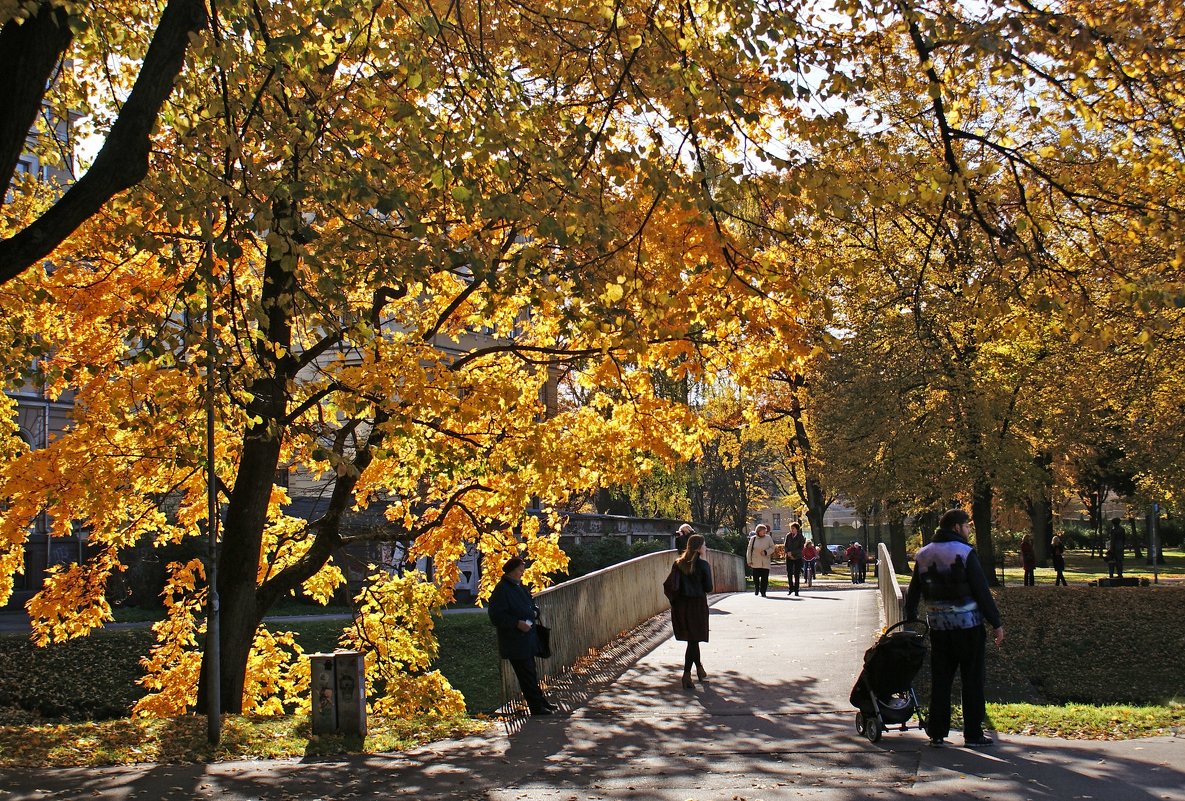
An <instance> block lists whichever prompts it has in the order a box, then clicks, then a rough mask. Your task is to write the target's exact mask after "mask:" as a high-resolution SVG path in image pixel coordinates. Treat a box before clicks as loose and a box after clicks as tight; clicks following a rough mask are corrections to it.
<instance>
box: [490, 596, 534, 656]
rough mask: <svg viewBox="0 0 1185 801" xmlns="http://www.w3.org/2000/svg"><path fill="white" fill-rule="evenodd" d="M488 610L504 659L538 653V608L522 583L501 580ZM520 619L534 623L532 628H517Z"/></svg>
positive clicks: (499, 652) (499, 651)
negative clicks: (522, 629)
mask: <svg viewBox="0 0 1185 801" xmlns="http://www.w3.org/2000/svg"><path fill="white" fill-rule="evenodd" d="M486 611H487V612H488V613H489V616H490V622H491V623H493V624H494V628H495V629H497V631H498V654H499V655H500V656H501V657H502V658H503V659H529V658H531V657H533V656H536V655H537V654H538V653H539V641H538V640H537V639H536V637H535V625H534V624H535V621H536V620H537V619H538V618H539V607H538V606H536V605H535V601H534V599H533V598H531V593H530V592H529V591H528V590H527V588H526V587H524V586H523V585H522V583H521V582H517V581H511V580H510V579H508V578H505V577H504V578H503V579H502V580H501V581H499V582H498V586H496V587H494V591H493V592H492V593H490V601H489V604H488V606H487V608H486ZM520 620H526V621H529V622H530V623H531V628H530V630H529V631H519V630H518V622H519V621H520Z"/></svg>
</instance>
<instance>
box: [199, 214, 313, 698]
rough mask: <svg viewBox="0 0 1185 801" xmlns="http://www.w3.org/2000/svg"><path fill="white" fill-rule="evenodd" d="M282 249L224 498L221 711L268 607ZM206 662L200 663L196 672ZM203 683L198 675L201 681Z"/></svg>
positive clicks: (274, 255) (236, 691)
mask: <svg viewBox="0 0 1185 801" xmlns="http://www.w3.org/2000/svg"><path fill="white" fill-rule="evenodd" d="M273 219H274V220H276V221H277V229H278V230H285V229H287V230H294V226H293V225H292V223H293V221H294V220H295V219H296V208H295V207H294V206H293V205H292V204H291V203H288V202H277V203H276V204H275V209H274V212H273ZM286 223H287V225H286ZM287 250H288V248H287V246H286V244H284V243H281V244H278V245H275V246H271V247H269V249H268V258H267V263H266V265H265V267H264V276H263V288H262V291H261V293H260V306H261V308H262V309H263V310H264V313H265V314H266V315H267V320H266V323H265V324H264V334H265V335H264V337H263V338H262V341H261V343H260V346H259V347H257V348H256V351H255V357H256V358H257V359H258V361H259V363H260V364H261V365H263V366H265V368H266V369H265V370H264V373H263V375H262V376H261V377H259V378H257V379H256V380H255V381H253V382H252V384H251V387H250V395H251V398H252V400H251V401H250V402H249V403H248V404H247V419H248V420H252V421H255V422H252V423H250V424H248V426H247V430H246V431H245V433H244V435H243V446H242V455H241V457H240V459H239V469H238V473H237V475H236V476H235V482H234V487H233V488H232V489H231V493H230V500H229V502H228V504H227V509H226V520H225V522H224V525H223V533H222V542H221V547H220V549H219V554H218V596H219V604H220V610H221V612H220V616H219V624H220V629H221V631H220V635H221V636H220V637H219V650H220V659H219V660H218V661H219V687H220V689H221V695H222V699H221V700H222V711H223V712H229V713H236V714H237V713H241V712H242V711H243V688H244V683H245V677H246V673H247V660H248V657H249V656H250V654H251V645H252V643H253V642H254V640H255V631H256V629H257V628H258V627H259V623H260V621H261V620H262V619H263V616H264V614H265V613H266V612H267V609H266V608H265V607H264V606H263V605H261V604H260V603H259V602H258V597H257V590H258V584H257V582H258V571H259V561H260V558H261V556H262V548H263V530H264V527H265V526H266V525H267V509H268V502H269V500H270V498H271V494H272V487H273V485H274V484H275V480H276V468H277V467H278V466H279V461H280V448H281V443H282V440H283V437H284V431H285V427H286V426H287V423H288V420H287V418H288V401H289V397H288V386H289V382H290V381H292V380H294V379H295V374H296V370H297V367H296V363H295V362H294V360H293V358H292V356H291V355H290V354H291V352H292V315H293V306H292V303H291V298H293V297H294V296H295V294H296V278H295V275H294V274H293V272H292V269H291V268H290V267H288V266H286V265H287V264H288V263H289V261H288V258H287V256H288V253H287ZM274 345H280V346H282V347H281V349H280V351H279V352H281V353H283V354H285V355H283V356H279V357H277V356H276V355H275V353H276V351H275V349H274V348H273V346H274ZM205 669H206V663H203V673H204V671H205ZM205 686H206V681H205V675H203V676H202V680H201V684H200V687H202V688H204V687H205ZM203 701H204V689H203V690H200V691H199V704H201V703H202V702H203Z"/></svg>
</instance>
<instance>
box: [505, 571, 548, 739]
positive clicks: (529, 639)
mask: <svg viewBox="0 0 1185 801" xmlns="http://www.w3.org/2000/svg"><path fill="white" fill-rule="evenodd" d="M526 570H527V563H526V562H524V561H523V560H522V559H521V558H520V557H517V556H512V557H510V558H509V559H507V560H506V564H505V565H503V566H502V580H501V581H499V582H498V586H496V587H494V591H493V592H492V593H490V600H489V604H488V612H489V616H490V622H491V623H493V624H494V628H495V629H497V631H498V654H499V655H500V656H501V657H502V658H503V659H505V660H507V661H508V662H510V666H511V667H512V668H514V675H515V676H516V677H517V678H518V686H519V687H521V688H522V691H523V697H524V698H525V699H526V700H527V707H528V708H529V709H530V710H531V714H532V715H550V714H551V713H552V712H554V711H555V710H556V709H557V707H556V706H555V705H554V704H552V703H551V702H550V701H548V700H547V697H546V696H544V695H543V690H542V689H540V687H539V673H538V671H537V670H536V668H535V657H536V655H538V653H539V640H538V639H537V638H536V636H535V624H536V622H537V621H538V619H539V607H538V606H536V605H535V599H533V598H532V597H531V593H530V592H529V591H528V590H527V588H526V587H524V586H523V573H525V572H526Z"/></svg>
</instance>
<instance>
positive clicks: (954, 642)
mask: <svg viewBox="0 0 1185 801" xmlns="http://www.w3.org/2000/svg"><path fill="white" fill-rule="evenodd" d="M985 642H986V640H985V634H984V629H983V625H982V624H981V625H978V626H975V627H974V628H970V629H952V630H950V631H943V630H940V629H930V720H929V721H928V722H927V723H926V732H927V733H928V734H929V735H930V737H931V738H932V739H941V738H944V737H946V735H948V734H950V707H951V699H950V693H951V687H952V685H953V684H954V680H955V671H956V670H957V671H958V672H959V676H960V678H961V679H962V682H963V736H964V737H965V738H967V739H969V740H978V739H979V738H980V737H982V736H983V719H984V717H985V716H986V714H987V711H986V701H985V700H984V694H983V685H984V681H985V678H986V670H987V669H986V667H985V663H984V660H985V653H986V650H987V648H986V644H985Z"/></svg>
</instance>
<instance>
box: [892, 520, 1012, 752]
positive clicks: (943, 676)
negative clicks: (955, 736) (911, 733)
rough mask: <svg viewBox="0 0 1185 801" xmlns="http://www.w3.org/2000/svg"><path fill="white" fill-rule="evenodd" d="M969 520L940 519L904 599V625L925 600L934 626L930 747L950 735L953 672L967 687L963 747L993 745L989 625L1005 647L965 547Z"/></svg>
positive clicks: (991, 602)
mask: <svg viewBox="0 0 1185 801" xmlns="http://www.w3.org/2000/svg"><path fill="white" fill-rule="evenodd" d="M970 533H971V518H970V517H969V516H968V515H967V513H966V512H964V511H963V510H962V509H951V510H950V511H948V512H946V513H945V514H943V515H942V519H941V520H940V521H939V524H938V533H937V534H935V535H934V539H933V541H932V542H931V543H930V544H929V545H926V546H925V547H923V548H922V549H921V550H919V551H918V552H917V556H916V557H915V559H916V563H915V564H914V569H913V578H911V579H910V582H909V591H908V594H907V595H906V598H905V618H906V620H916V619H917V616H918V602H919V601H920V600H921V599H922V598H925V599H926V607H927V615H926V622H927V623H928V624H929V626H930V714H929V717H928V720H927V722H926V732H927V734H929V735H930V745H932V746H934V747H935V748H938V747H941V746H943V745H946V736H947V734H949V733H950V713H951V689H952V686H953V684H954V678H955V670H956V669H958V671H959V675H960V676H961V677H962V682H963V742H964V744H965V745H966V746H968V747H969V748H983V747H986V746H990V745H991V744H992V739H991V738H990V737H988V736H986V735H985V734H984V733H983V721H984V718H985V717H986V715H987V712H986V708H985V707H986V699H985V698H984V688H985V685H986V683H987V675H986V673H987V668H986V643H985V639H986V638H985V632H984V628H983V624H984V621H985V620H986V621H987V622H988V623H989V624H990V625H991V626H992V629H993V634H994V639H995V642H996V645H997V646H999V645H1000V644H1001V643H1002V642H1004V626H1003V623H1002V622H1001V620H1000V610H999V609H997V608H996V602H995V599H993V598H992V594H991V592H990V591H989V590H988V584H987V576H986V575H985V574H984V572H983V567H982V566H981V565H980V563H979V557H977V556H976V555H975V550H974V549H973V548H972V547H971V545H970V544H969V543H968V542H967V536H968V535H969V534H970Z"/></svg>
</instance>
